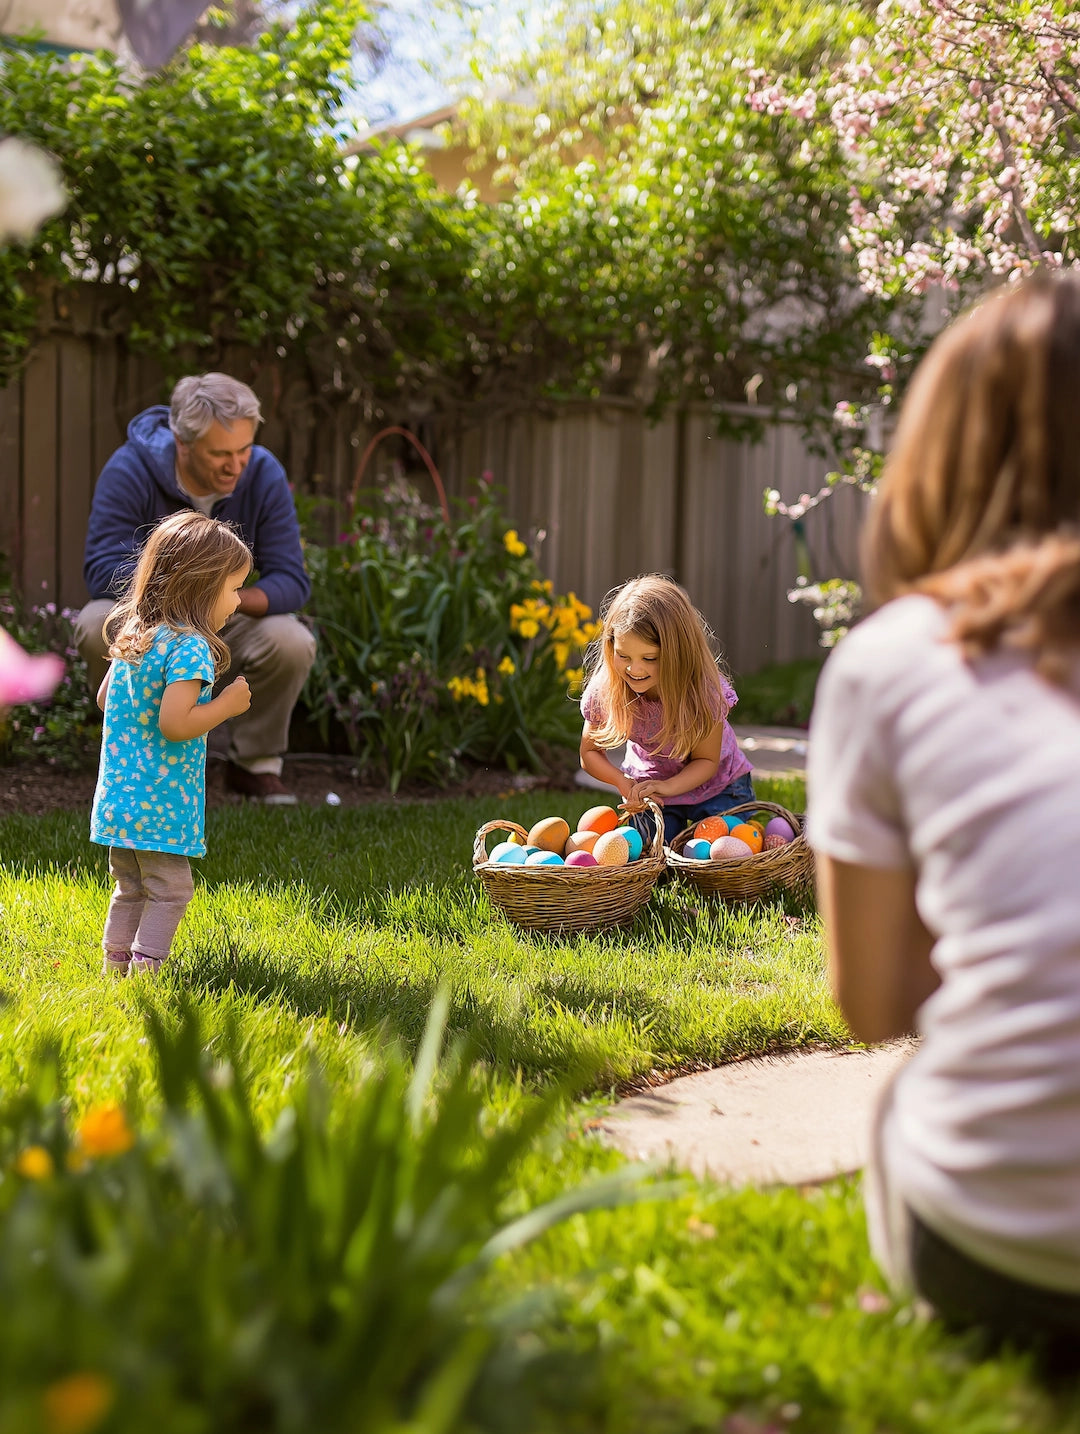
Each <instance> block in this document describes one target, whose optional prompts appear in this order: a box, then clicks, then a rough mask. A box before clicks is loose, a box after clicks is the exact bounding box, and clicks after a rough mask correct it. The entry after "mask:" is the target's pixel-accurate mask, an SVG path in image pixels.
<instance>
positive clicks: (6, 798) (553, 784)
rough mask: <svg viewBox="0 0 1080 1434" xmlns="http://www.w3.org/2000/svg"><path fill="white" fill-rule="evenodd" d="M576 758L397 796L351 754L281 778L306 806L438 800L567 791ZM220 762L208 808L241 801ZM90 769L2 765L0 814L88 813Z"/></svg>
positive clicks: (295, 764)
mask: <svg viewBox="0 0 1080 1434" xmlns="http://www.w3.org/2000/svg"><path fill="white" fill-rule="evenodd" d="M575 765H576V762H574V761H573V759H572V757H571V754H569V753H567V754H565V755H564V754H563V753H561V752H560V753H557V754H556V755H555V756H554V758H553V760H552V768H551V771H550V772H549V773H546V774H544V775H541V776H534V775H533V774H532V773H516V774H515V773H511V772H508V771H506V770H505V769H501V768H497V767H474V768H473V769H472V770H471V771H469V772H468V774H467V776H466V779H465V780H464V781H463V782H460V783H457V784H455V785H454V786H452V787H446V788H442V787H431V786H423V785H412V786H408V787H403V788H402V789H401V790H400V791H399V792H398V793H397V795H396V796H394V795H392V794H391V793H390V792H389V791H388V790H387V788H386V787H380V786H377V785H373V784H372V783H370V782H366V781H364V780H363V779H362V778H361V777H360V776H359V774H358V773H357V770H356V767H355V766H354V765H353V762H352V760H351V759H350V758H349V757H332V756H328V757H321V756H320V757H315V756H302V757H287V758H286V759H285V771H284V773H283V775H282V779H283V781H284V782H285V784H286V786H287V787H289V789H290V790H291V791H294V792H295V793H296V796H297V799H298V800H299V801H300V803H301V804H302V805H304V806H316V807H317V806H322V805H323V804H324V803H325V802H326V798H327V796H328V795H330V793H334V794H335V795H337V796H338V797H340V798H341V805H342V806H343V807H359V806H364V805H366V804H368V803H371V802H393V801H441V800H445V798H447V797H485V796H497V795H498V794H499V793H503V792H506V793H513V792H522V791H530V790H532V789H534V788H536V787H550V788H554V789H556V790H560V791H563V790H570V789H571V788H572V787H573V771H574V767H575ZM223 778H224V764H223V763H222V762H221V761H218V760H215V759H214V758H211V760H210V762H209V764H208V766H207V774H206V802H207V806H210V807H222V806H233V805H239V803H240V800H241V799H240V798H239V797H236V796H234V795H233V794H232V793H231V792H226V791H225V788H224V781H223ZM94 781H95V774H94V773H93V772H66V771H63V770H61V769H59V768H56V767H50V766H47V765H46V764H45V763H36V762H28V763H18V764H16V765H13V766H6V767H3V766H0V816H2V815H6V814H9V813H13V812H20V813H25V814H26V815H29V816H40V815H41V814H42V813H44V812H54V811H80V810H86V811H89V809H90V804H91V802H92V801H93V797H94Z"/></svg>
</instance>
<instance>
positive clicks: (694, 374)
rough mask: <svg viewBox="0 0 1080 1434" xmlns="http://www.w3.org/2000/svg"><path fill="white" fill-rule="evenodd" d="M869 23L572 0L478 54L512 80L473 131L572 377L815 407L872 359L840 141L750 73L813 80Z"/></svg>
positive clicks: (489, 79)
mask: <svg viewBox="0 0 1080 1434" xmlns="http://www.w3.org/2000/svg"><path fill="white" fill-rule="evenodd" d="M865 28H866V19H865V15H864V13H863V12H862V10H861V9H860V8H859V7H858V6H855V5H849V4H843V3H806V2H805V0H767V3H754V0H679V3H675V4H671V5H663V6H657V5H654V4H651V3H649V0H586V3H582V0H565V2H564V3H563V4H561V5H559V6H557V7H556V11H555V16H554V20H553V23H552V24H551V25H550V27H549V29H548V30H547V31H546V34H545V37H544V39H543V40H542V42H541V43H540V45H539V46H538V47H537V48H536V49H535V50H534V51H531V52H529V53H527V54H526V56H525V57H524V58H523V59H522V60H520V61H518V62H516V63H515V64H514V65H513V66H511V67H506V66H503V67H501V68H500V67H499V66H498V65H494V64H490V63H489V64H488V66H487V67H486V68H485V65H484V62H483V59H482V58H481V59H480V60H479V61H478V62H477V68H478V73H479V74H480V75H481V76H482V78H483V80H484V81H485V86H486V88H487V90H488V91H489V92H494V93H503V94H506V93H509V94H511V95H516V96H518V97H519V98H517V99H509V100H507V99H503V100H495V101H488V102H486V103H485V102H479V101H478V102H475V103H474V104H473V105H472V106H471V108H470V110H469V120H470V126H471V136H472V139H473V141H474V143H476V144H477V145H478V146H481V147H482V149H483V150H484V151H485V152H486V153H487V154H490V155H495V156H498V157H502V158H503V159H504V160H505V168H504V174H505V176H506V177H507V178H508V179H509V180H510V181H512V183H513V186H514V194H515V197H514V201H513V205H512V209H513V214H514V219H515V223H514V227H513V230H512V235H513V247H514V249H515V251H516V252H515V253H514V254H513V255H512V256H510V257H512V259H513V261H514V263H515V264H516V266H517V273H518V274H519V276H520V278H519V282H520V283H522V284H525V283H531V284H532V285H533V288H534V290H535V292H536V294H537V313H538V321H540V320H542V322H543V324H544V325H545V327H547V328H548V330H549V331H550V330H552V329H554V330H556V331H557V330H558V329H559V328H560V325H565V330H564V333H565V338H566V340H567V341H568V342H575V343H577V344H578V345H579V346H580V348H581V349H582V350H583V355H582V356H583V364H582V373H581V378H580V380H579V387H584V388H585V389H586V390H587V391H591V392H596V391H599V390H600V389H602V388H607V389H611V388H615V389H616V390H618V389H619V388H622V389H624V390H626V391H629V392H632V393H635V394H637V395H639V396H643V397H645V399H646V400H647V401H648V402H649V403H650V405H651V407H652V408H653V410H654V411H655V410H658V409H659V408H661V407H662V406H663V405H664V404H665V403H667V402H669V401H670V400H672V399H674V398H687V397H703V398H707V399H714V398H715V399H721V398H726V399H730V398H743V397H744V396H745V394H746V392H747V391H749V393H750V394H751V395H752V396H757V397H759V398H760V399H761V400H763V401H768V400H770V399H772V400H776V401H779V402H784V401H785V400H786V401H788V402H791V401H792V400H796V401H798V402H799V403H800V404H801V405H802V406H804V407H805V408H807V409H810V408H813V407H815V406H817V405H819V404H820V403H821V402H822V401H823V400H824V398H825V396H826V395H827V394H828V392H829V385H830V382H831V381H832V379H833V378H834V376H835V374H836V372H837V370H840V371H843V370H844V368H845V367H848V366H852V365H854V364H856V363H857V362H858V360H859V359H860V358H861V356H862V350H863V349H864V347H865V342H866V339H867V338H868V336H869V334H870V332H871V331H872V330H873V328H874V326H875V322H876V321H877V320H878V319H879V317H880V314H881V312H882V310H881V308H880V306H879V305H877V304H876V303H875V301H874V299H872V298H871V297H869V296H867V295H865V294H863V293H861V292H860V291H859V289H858V286H857V285H856V283H855V268H854V265H853V263H852V261H851V258H850V256H849V255H847V254H845V253H844V252H842V250H841V247H840V239H841V237H842V235H843V233H844V231H845V227H846V221H847V191H848V187H849V183H850V177H849V172H848V165H847V160H846V156H845V154H844V153H843V150H842V148H841V146H840V144H839V142H833V143H828V142H819V143H817V144H815V145H807V144H806V143H805V142H804V141H805V133H804V126H803V125H802V124H801V122H800V120H799V119H798V117H797V116H794V115H787V114H785V115H783V116H781V117H779V118H776V117H774V116H770V115H762V114H758V113H756V112H755V111H753V110H751V109H750V108H749V107H748V106H747V105H746V104H745V103H744V93H745V89H746V83H745V75H744V70H745V65H746V57H747V56H748V55H750V54H755V55H762V54H764V55H767V56H768V57H769V60H770V63H771V64H772V65H773V67H774V68H775V69H776V70H778V71H779V72H781V73H783V74H784V75H786V76H787V77H788V79H789V81H790V82H791V83H792V84H793V85H794V86H796V87H798V86H803V87H805V86H807V85H809V83H810V81H811V79H812V77H813V76H814V75H815V74H816V73H818V71H819V69H820V67H821V66H822V65H823V64H827V63H829V62H830V61H834V60H836V59H837V58H838V57H839V55H840V54H841V53H842V52H843V50H844V48H846V45H847V44H848V43H849V42H850V41H851V40H852V39H853V38H854V37H855V36H856V35H859V34H862V33H864V31H865ZM521 97H524V98H521ZM504 267H505V265H504ZM571 325H573V328H571ZM792 385H794V387H792ZM759 390H760V392H759Z"/></svg>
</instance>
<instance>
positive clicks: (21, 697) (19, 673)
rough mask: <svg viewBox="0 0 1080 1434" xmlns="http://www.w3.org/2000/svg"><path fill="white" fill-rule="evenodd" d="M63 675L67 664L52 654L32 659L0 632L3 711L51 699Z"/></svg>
mask: <svg viewBox="0 0 1080 1434" xmlns="http://www.w3.org/2000/svg"><path fill="white" fill-rule="evenodd" d="M63 675H64V664H63V662H62V661H61V660H60V658H59V657H56V656H55V655H54V654H53V653H51V652H50V653H46V654H44V655H43V656H41V657H31V656H30V654H29V653H27V652H24V651H23V650H22V648H21V647H20V646H19V644H18V643H17V642H14V641H13V640H12V639H11V638H10V637H8V635H7V633H6V632H4V631H3V629H0V708H2V707H16V706H18V705H19V704H20V703H23V702H39V701H40V700H41V699H42V698H44V697H48V696H49V694H50V693H51V692H52V690H53V688H54V687H55V686H56V684H57V683H58V682H59V681H60V678H61V677H62V676H63Z"/></svg>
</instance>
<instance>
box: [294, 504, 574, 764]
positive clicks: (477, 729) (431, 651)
mask: <svg viewBox="0 0 1080 1434" xmlns="http://www.w3.org/2000/svg"><path fill="white" fill-rule="evenodd" d="M350 523H351V526H350V528H349V531H348V532H345V533H343V534H342V535H341V537H340V539H339V541H338V542H337V544H336V545H334V546H319V545H316V544H311V545H309V547H308V550H307V560H308V567H309V570H310V572H311V577H312V598H311V603H310V607H309V612H310V616H311V620H312V623H313V625H314V627H315V630H316V633H317V636H318V642H319V649H318V655H317V657H316V660H315V666H314V668H313V669H312V672H311V675H310V677H309V679H308V682H307V686H306V687H305V689H304V696H303V700H304V702H305V704H306V706H307V708H308V710H309V712H310V714H311V717H312V720H313V721H314V722H315V723H316V724H317V725H318V726H319V728H320V731H321V732H322V734H323V737H324V739H325V738H326V737H327V736H328V732H329V724H330V721H331V720H332V719H336V720H337V721H338V722H339V723H340V725H341V727H342V729H343V730H344V732H345V734H346V737H347V739H348V742H349V746H350V748H351V750H352V751H353V752H354V753H355V754H356V756H357V757H358V759H359V762H360V765H361V766H362V767H363V768H365V769H367V770H368V771H369V772H371V773H373V774H376V775H379V776H381V777H382V778H384V779H385V780H386V781H387V782H388V783H389V785H390V787H391V789H392V790H397V788H398V786H399V785H400V783H401V782H402V781H403V780H405V779H406V778H412V779H423V780H428V781H434V782H440V783H441V782H446V781H448V780H450V779H451V778H452V777H453V776H454V774H455V772H456V771H457V770H458V769H459V766H460V764H461V762H462V760H463V759H465V758H469V759H472V760H474V761H478V762H496V763H504V764H505V765H507V766H508V767H510V768H511V769H514V768H516V767H517V766H519V765H521V764H526V765H528V766H530V767H532V768H533V769H534V770H536V769H539V768H540V766H541V765H542V760H541V755H540V752H539V751H538V744H542V743H551V744H563V745H570V744H573V743H574V742H576V741H577V737H578V734H579V731H580V717H579V715H578V710H577V707H576V705H575V704H574V703H573V702H572V701H571V697H572V696H573V695H574V694H575V693H576V691H577V690H578V689H579V687H580V683H581V677H582V672H581V661H582V651H583V648H584V647H585V645H586V644H587V643H588V642H589V641H591V639H592V638H593V637H594V636H595V633H596V631H597V628H596V625H595V624H594V623H593V622H592V621H591V617H592V614H591V611H590V609H589V608H588V606H587V605H586V604H585V603H583V602H581V600H580V599H578V598H577V597H576V596H575V595H574V594H573V593H570V594H568V595H567V596H565V597H562V598H556V597H555V596H553V594H552V589H551V584H550V582H548V581H546V580H545V579H544V578H543V576H542V575H541V572H540V569H539V567H538V565H537V562H536V558H535V556H534V554H533V553H532V551H531V550H530V549H529V546H528V545H527V544H526V543H525V542H524V540H523V539H521V538H520V537H519V536H518V534H517V532H516V531H515V530H514V529H512V528H509V527H508V525H507V522H506V519H505V518H504V517H503V515H502V512H501V509H500V507H499V504H498V502H497V501H496V499H495V496H494V493H493V489H492V486H491V482H490V479H489V478H488V477H486V476H485V478H483V479H482V480H481V481H480V483H479V484H478V485H477V490H476V492H475V493H474V494H472V495H470V497H469V498H468V499H466V500H465V501H464V502H462V503H459V504H458V512H457V516H456V520H455V519H454V518H452V519H451V522H450V523H447V522H446V521H445V520H444V519H443V517H442V515H441V514H440V513H438V512H436V511H435V510H433V509H430V508H428V507H426V505H424V504H423V503H422V502H421V501H420V499H419V497H418V496H417V494H416V493H415V491H413V490H411V489H409V488H408V487H405V486H403V485H401V484H398V485H396V486H394V487H392V488H391V489H389V490H388V491H387V492H385V493H383V494H380V495H368V496H367V497H366V498H365V504H364V506H362V507H358V508H357V510H356V512H355V513H354V514H353V515H352V516H351V519H350Z"/></svg>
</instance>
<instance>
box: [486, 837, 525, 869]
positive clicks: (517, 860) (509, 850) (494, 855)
mask: <svg viewBox="0 0 1080 1434" xmlns="http://www.w3.org/2000/svg"><path fill="white" fill-rule="evenodd" d="M524 860H525V848H524V847H523V846H518V844H517V843H516V842H512V841H501V842H499V844H498V846H493V847H492V848H491V855H490V856H489V857H488V861H501V862H503V863H504V864H505V865H507V866H520V865H521V863H522V862H523V861H524Z"/></svg>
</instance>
